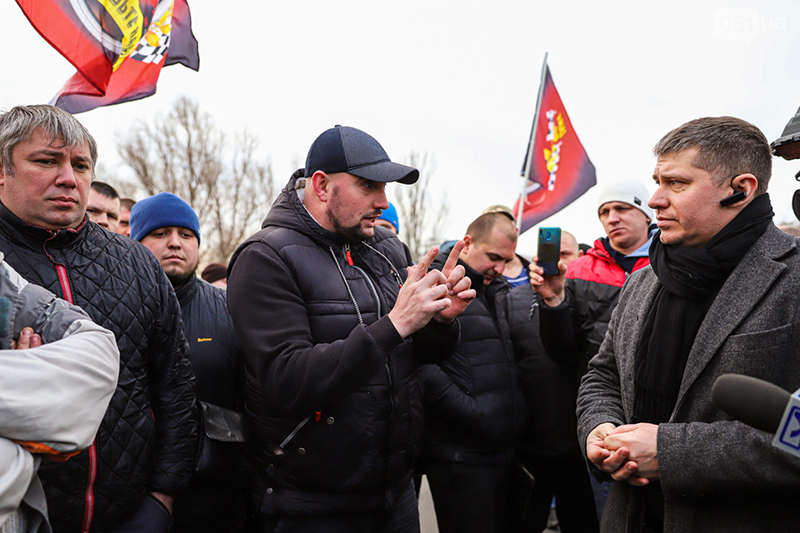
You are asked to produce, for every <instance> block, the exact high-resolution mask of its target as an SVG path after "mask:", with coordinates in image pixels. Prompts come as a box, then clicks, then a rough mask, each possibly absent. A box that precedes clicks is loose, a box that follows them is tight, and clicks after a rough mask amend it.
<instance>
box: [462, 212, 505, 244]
mask: <svg viewBox="0 0 800 533" xmlns="http://www.w3.org/2000/svg"><path fill="white" fill-rule="evenodd" d="M498 225H499V228H500V229H501V230H502V231H503V233H505V234H506V236H507V237H508V238H509V240H511V241H514V242H516V241H517V227H516V226H515V225H514V222H513V221H512V220H511V219H510V218H509V217H508V215H506V214H505V213H501V212H497V211H495V212H492V213H484V214H482V215H481V216H479V217H478V218H476V219H475V220H473V221H472V223H471V224H470V225H469V227H468V228H467V235H469V236H470V237H472V242H475V243H484V242H486V241H488V240H489V238H491V236H492V231H494V228H495V226H498Z"/></svg>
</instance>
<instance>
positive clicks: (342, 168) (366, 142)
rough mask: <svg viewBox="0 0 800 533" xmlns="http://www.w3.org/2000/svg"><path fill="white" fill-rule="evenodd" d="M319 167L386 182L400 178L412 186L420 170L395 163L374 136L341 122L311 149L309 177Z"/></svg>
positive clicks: (307, 169) (307, 170)
mask: <svg viewBox="0 0 800 533" xmlns="http://www.w3.org/2000/svg"><path fill="white" fill-rule="evenodd" d="M318 170H321V171H323V172H325V173H326V174H335V173H337V172H348V173H350V174H352V175H354V176H358V177H359V178H364V179H368V180H371V181H379V182H382V183H389V182H393V181H399V182H400V183H405V184H406V185H411V184H412V183H415V182H416V181H417V180H418V179H419V170H417V169H416V168H413V167H409V166H406V165H401V164H400V163H394V162H392V161H391V160H390V159H389V155H388V154H387V153H386V150H384V149H383V147H382V146H381V145H380V143H379V142H378V141H376V140H375V138H374V137H372V136H371V135H368V134H367V133H365V132H363V131H361V130H359V129H356V128H350V127H347V126H339V125H338V124H337V125H336V126H334V127H332V128H331V129H329V130H326V131H324V132H322V134H321V135H320V136H319V137H317V140H315V141H314V144H312V145H311V148H310V149H309V150H308V157H306V172H305V175H306V177H311V176H313V175H314V172H316V171H318Z"/></svg>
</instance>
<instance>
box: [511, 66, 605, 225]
mask: <svg viewBox="0 0 800 533" xmlns="http://www.w3.org/2000/svg"><path fill="white" fill-rule="evenodd" d="M522 175H523V176H525V177H526V179H525V189H524V192H523V193H522V194H520V198H519V199H517V202H516V203H515V204H514V212H515V213H518V215H517V218H518V221H517V224H518V225H519V231H520V233H522V232H523V231H525V230H527V229H530V228H531V227H533V226H534V225H536V224H538V223H539V222H541V221H542V220H544V219H546V218H547V217H549V216H550V215H553V214H555V213H557V212H558V211H560V210H561V209H563V208H565V207H566V206H568V205H569V204H570V203H572V202H573V201H575V200H576V199H577V198H578V197H580V196H581V195H582V194H583V193H585V192H586V191H588V190H589V188H590V187H592V186H594V185H595V183H597V179H596V174H595V168H594V165H593V164H592V162H591V161H589V156H588V155H587V154H586V150H584V148H583V145H582V144H581V141H580V140H579V139H578V135H577V134H576V133H575V130H574V129H573V128H572V123H571V122H570V120H569V116H568V115H567V110H566V109H565V108H564V104H563V103H562V102H561V97H560V96H559V95H558V91H557V90H556V86H555V84H554V83H553V78H552V77H551V76H550V69H549V68H548V66H547V57H546V56H545V62H544V67H543V70H542V83H541V87H540V88H539V100H538V102H537V109H536V115H535V118H534V120H533V128H532V129H531V138H530V140H529V141H528V153H527V154H526V157H525V163H524V164H523V167H522ZM520 200H523V203H522V209H521V211H522V213H521V216H519V213H520Z"/></svg>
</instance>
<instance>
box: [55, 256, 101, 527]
mask: <svg viewBox="0 0 800 533" xmlns="http://www.w3.org/2000/svg"><path fill="white" fill-rule="evenodd" d="M56 272H57V273H58V281H59V282H60V283H61V292H62V293H63V294H64V299H65V300H66V301H68V302H69V303H71V304H73V305H75V301H74V299H73V297H72V287H71V286H70V284H69V277H68V276H67V269H66V267H65V266H64V265H59V264H58V263H56ZM96 479H97V439H95V440H94V441H93V442H92V445H91V446H90V447H89V479H88V481H87V483H86V508H85V511H84V514H83V526H82V528H81V533H88V532H89V529H91V527H92V520H93V519H94V483H95V481H96Z"/></svg>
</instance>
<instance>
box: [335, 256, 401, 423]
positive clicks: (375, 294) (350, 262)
mask: <svg viewBox="0 0 800 533" xmlns="http://www.w3.org/2000/svg"><path fill="white" fill-rule="evenodd" d="M364 244H366V243H364ZM367 246H369V245H367ZM369 248H370V249H372V250H374V251H375V252H377V253H378V254H379V255H380V256H381V257H383V258H384V259H385V260H386V261H387V262H388V263H389V266H390V268H391V269H392V273H393V274H394V275H395V277H396V278H397V280H398V285H400V287H401V288H402V287H403V285H402V281H401V280H400V276H399V275H398V274H397V272H396V271H395V269H394V265H392V262H391V261H389V259H388V258H387V257H386V256H385V255H383V254H382V253H380V252H378V250H375V248H372V246H369ZM344 257H345V259H346V260H347V264H348V265H350V266H351V267H353V268H355V269H356V270H358V271H359V272H361V274H362V275H363V276H364V280H365V281H366V283H367V287H368V288H369V290H370V292H371V293H372V297H373V298H375V302H376V303H377V305H378V318H381V316H382V315H381V297H380V295H379V294H378V289H377V288H376V287H375V284H374V283H373V282H372V278H370V277H369V274H367V273H366V271H364V269H363V268H360V267H357V266H356V265H355V264H354V263H353V257H352V256H351V255H350V244H345V245H344ZM342 275H344V274H342ZM383 366H384V368H386V377H388V378H389V390H391V391H392V392H391V394H390V395H389V402H390V405H391V409H392V411H391V415H390V416H392V417H394V394H395V390H394V378H393V377H392V369H391V367H390V366H389V360H388V359H387V361H386V363H384V365H383Z"/></svg>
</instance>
